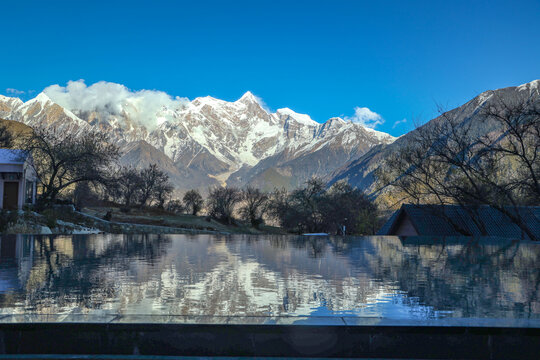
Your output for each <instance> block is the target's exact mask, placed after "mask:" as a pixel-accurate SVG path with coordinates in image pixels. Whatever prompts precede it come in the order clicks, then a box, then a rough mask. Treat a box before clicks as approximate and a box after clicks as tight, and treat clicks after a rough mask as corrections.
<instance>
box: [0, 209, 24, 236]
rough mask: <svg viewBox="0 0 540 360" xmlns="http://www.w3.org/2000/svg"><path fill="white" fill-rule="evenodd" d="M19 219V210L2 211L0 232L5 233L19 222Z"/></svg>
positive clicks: (0, 213) (0, 212) (0, 211)
mask: <svg viewBox="0 0 540 360" xmlns="http://www.w3.org/2000/svg"><path fill="white" fill-rule="evenodd" d="M18 218H19V213H18V212H17V210H14V211H8V210H4V209H0V232H5V231H6V230H7V229H8V228H9V227H10V225H13V224H15V223H16V222H17V220H18Z"/></svg>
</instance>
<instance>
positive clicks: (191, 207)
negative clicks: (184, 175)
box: [182, 190, 204, 215]
mask: <svg viewBox="0 0 540 360" xmlns="http://www.w3.org/2000/svg"><path fill="white" fill-rule="evenodd" d="M182 200H183V202H184V206H185V208H186V209H187V210H188V211H189V212H190V213H191V215H197V214H198V213H199V211H201V209H202V207H203V205H204V200H203V198H202V196H201V194H200V193H199V192H198V191H197V190H189V191H188V192H186V193H185V194H184V198H183V199H182Z"/></svg>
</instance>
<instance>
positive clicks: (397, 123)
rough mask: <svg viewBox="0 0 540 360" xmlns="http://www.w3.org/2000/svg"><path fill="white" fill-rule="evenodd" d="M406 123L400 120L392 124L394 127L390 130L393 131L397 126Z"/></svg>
mask: <svg viewBox="0 0 540 360" xmlns="http://www.w3.org/2000/svg"><path fill="white" fill-rule="evenodd" d="M406 122H407V119H401V120H398V121H396V122H395V123H394V125H393V126H392V129H394V128H395V127H396V126H398V125H399V124H404V123H406Z"/></svg>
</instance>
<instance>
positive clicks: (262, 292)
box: [0, 234, 540, 319]
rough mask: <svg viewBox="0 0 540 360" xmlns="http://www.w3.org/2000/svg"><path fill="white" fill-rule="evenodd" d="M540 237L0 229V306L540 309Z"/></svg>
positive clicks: (339, 311)
mask: <svg viewBox="0 0 540 360" xmlns="http://www.w3.org/2000/svg"><path fill="white" fill-rule="evenodd" d="M539 264H540V245H539V244H534V243H524V242H521V243H520V242H512V241H510V240H496V239H476V240H474V239H466V238H462V239H446V240H443V239H432V238H408V239H400V238H398V237H375V236H374V237H361V238H347V239H343V238H339V237H302V236H248V235H235V236H213V235H107V234H106V235H74V236H21V235H17V236H4V237H2V238H0V316H1V315H6V314H90V315H92V314H124V315H126V314H154V315H213V316H280V315H293V316H353V317H356V316H358V317H382V318H388V319H437V318H443V317H458V318H506V319H540V269H539Z"/></svg>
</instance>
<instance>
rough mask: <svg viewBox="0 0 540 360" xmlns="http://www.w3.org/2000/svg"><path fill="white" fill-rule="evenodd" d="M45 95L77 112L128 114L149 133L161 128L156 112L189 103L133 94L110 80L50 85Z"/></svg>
mask: <svg viewBox="0 0 540 360" xmlns="http://www.w3.org/2000/svg"><path fill="white" fill-rule="evenodd" d="M43 92H44V93H45V94H47V96H49V97H50V98H51V100H53V101H54V102H56V103H57V104H59V105H61V106H63V107H64V108H67V109H68V110H70V111H72V112H75V113H77V112H91V111H98V112H100V113H101V114H104V115H120V114H121V113H122V112H126V113H127V115H129V117H130V118H131V119H133V120H134V121H136V122H137V123H138V124H140V125H144V126H145V127H146V128H148V129H149V130H153V129H154V128H155V127H156V126H157V125H159V124H158V120H157V118H156V113H158V112H159V111H160V110H161V109H164V108H167V109H179V108H182V107H183V106H185V105H186V104H187V103H188V102H189V100H188V99H187V98H180V97H176V98H173V97H171V96H170V95H169V94H167V93H165V92H163V91H157V90H138V91H132V90H130V89H128V88H127V87H125V86H124V85H121V84H116V83H112V82H107V81H100V82H97V83H95V84H92V85H90V86H87V85H86V84H85V83H84V80H82V79H81V80H78V81H69V82H68V83H67V85H66V86H60V85H51V86H49V87H47V88H45V90H44V91H43Z"/></svg>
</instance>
